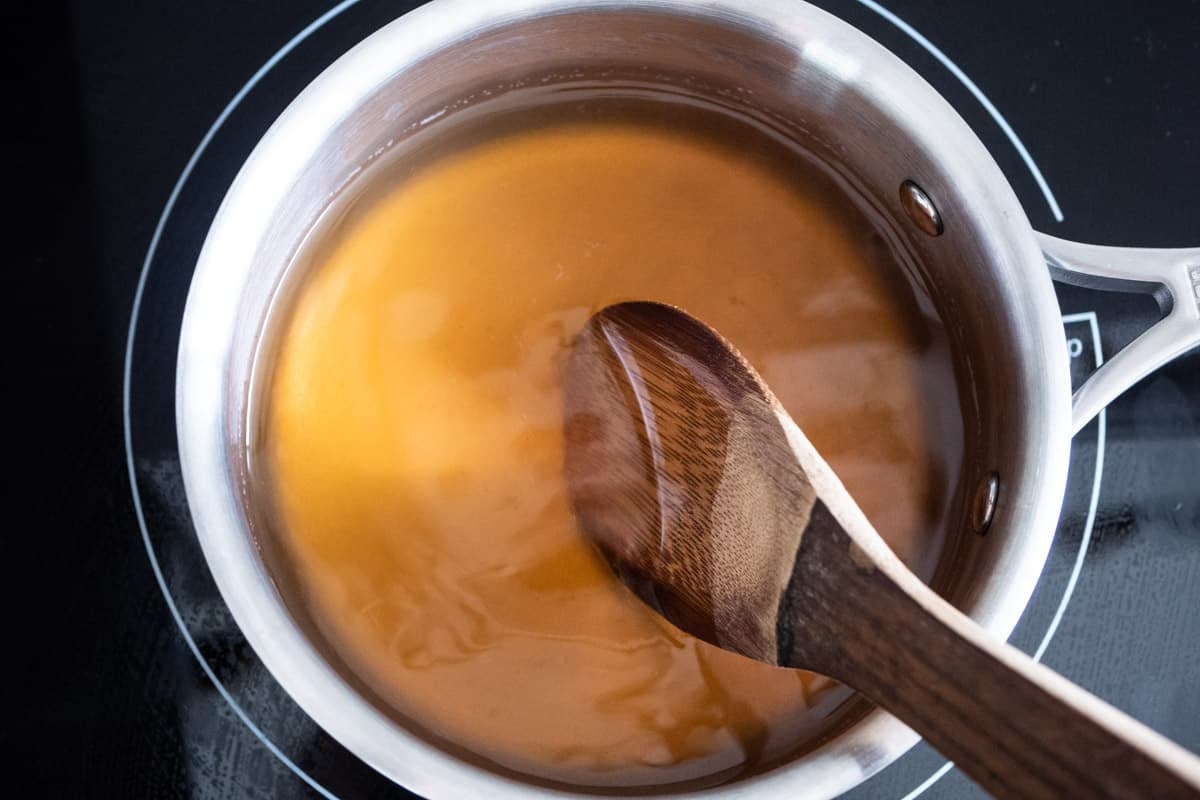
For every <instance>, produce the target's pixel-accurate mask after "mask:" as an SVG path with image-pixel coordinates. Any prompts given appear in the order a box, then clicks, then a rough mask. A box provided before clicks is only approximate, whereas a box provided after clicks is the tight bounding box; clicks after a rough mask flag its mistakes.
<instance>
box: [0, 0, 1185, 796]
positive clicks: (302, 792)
mask: <svg viewBox="0 0 1200 800" xmlns="http://www.w3.org/2000/svg"><path fill="white" fill-rule="evenodd" d="M818 5H820V6H822V7H824V8H826V9H827V10H828V11H830V12H831V13H833V14H835V15H837V16H839V17H842V18H843V19H845V20H847V21H849V22H850V23H852V24H854V25H856V26H857V27H859V28H860V29H862V30H864V31H866V32H867V33H868V34H870V35H871V36H873V37H874V38H876V39H877V40H879V41H881V42H882V43H884V44H885V45H886V46H888V47H889V48H891V49H892V50H893V51H894V52H896V53H897V54H898V55H900V56H901V57H902V58H903V59H905V60H906V61H907V62H908V63H910V64H911V65H912V66H913V67H914V68H915V69H917V70H918V71H919V72H920V73H921V74H922V75H923V76H924V77H925V78H926V79H927V80H929V81H930V82H931V83H932V84H934V86H935V87H937V88H938V89H939V90H940V91H941V92H943V94H945V95H946V96H947V98H948V99H949V100H950V101H951V102H952V103H953V104H954V105H955V106H956V107H957V108H958V110H959V111H960V113H962V115H963V116H964V117H965V118H966V119H967V121H968V122H969V123H970V124H971V125H972V126H973V127H974V129H975V130H976V131H977V132H978V134H979V135H980V137H981V138H982V139H983V141H984V143H985V144H986V145H987V146H988V147H989V149H990V150H991V152H992V153H993V155H994V156H995V158H996V160H997V161H998V162H999V164H1000V166H1001V167H1002V169H1003V170H1004V171H1005V173H1006V175H1007V176H1008V178H1009V180H1010V181H1011V182H1012V184H1013V186H1014V188H1015V189H1016V191H1017V193H1018V195H1019V196H1020V198H1021V199H1022V201H1023V203H1024V205H1025V208H1026V210H1027V213H1028V214H1029V216H1030V218H1031V219H1032V221H1033V222H1034V225H1035V226H1036V227H1037V228H1039V229H1040V230H1044V231H1046V232H1048V233H1052V234H1055V235H1059V236H1063V237H1067V238H1078V239H1082V240H1090V241H1096V242H1097V243H1106V244H1127V245H1148V246H1182V245H1185V244H1187V245H1193V246H1194V245H1196V244H1200V195H1198V194H1197V192H1196V180H1195V177H1196V176H1197V175H1200V91H1198V90H1197V79H1196V78H1195V77H1194V76H1196V75H1200V4H1198V3H1196V2H1182V1H1181V2H1166V1H1165V0H1164V1H1162V2H1145V1H1144V0H1143V1H1141V2H1135V0H1120V2H1114V3H1107V4H1104V5H1103V7H1102V8H1101V7H1098V6H1097V5H1096V4H1092V3H1084V2H1081V1H1080V0H1072V1H1071V2H1064V3H1058V4H1052V5H1051V4H1045V3H1039V2H1031V1H1030V0H1020V2H1012V3H1005V4H998V3H997V4H949V5H948V4H927V3H918V2H914V1H913V0H903V1H901V0H894V1H892V0H889V2H886V3H876V2H873V0H822V1H821V2H819V3H818ZM201 6H202V7H201ZM411 6H412V4H410V3H402V2H387V1H386V0H346V2H342V3H340V4H337V5H332V4H322V3H319V2H293V3H289V4H286V5H283V6H280V5H277V4H273V3H266V2H239V3H230V2H215V3H208V4H157V3H148V2H145V3H133V4H125V5H123V6H122V7H121V8H115V7H113V6H112V4H108V3H98V2H91V1H88V2H75V3H73V4H70V5H69V6H68V8H67V9H66V10H65V11H63V12H61V13H59V14H58V16H55V17H54V18H53V19H51V20H49V22H48V24H49V26H50V27H51V29H52V31H53V32H55V33H56V37H55V38H54V39H53V41H54V43H55V47H56V48H57V49H55V50H54V51H53V52H52V53H51V54H50V56H51V59H50V60H51V61H52V62H53V63H54V64H55V65H56V66H55V67H53V68H51V69H50V70H49V71H48V72H46V73H45V74H44V75H42V76H41V77H39V79H38V80H40V81H44V82H45V83H46V85H45V86H44V87H41V85H40V84H38V86H39V87H40V88H44V92H42V93H41V94H42V96H43V99H42V103H43V107H44V110H45V111H46V116H45V118H46V119H47V120H49V121H50V122H51V123H52V124H51V127H52V128H54V132H53V134H52V135H51V136H50V137H49V138H47V139H46V140H45V141H44V142H42V148H43V149H46V150H49V151H52V154H53V155H54V156H55V157H54V158H53V159H52V161H53V165H52V166H51V167H50V169H49V171H48V172H47V175H48V177H49V178H50V179H51V180H54V181H60V182H61V185H63V186H67V187H69V191H68V193H67V194H68V195H69V196H67V197H66V199H65V200H64V199H63V197H62V195H59V194H55V193H54V192H52V191H51V192H47V193H46V198H45V200H44V203H43V204H44V206H45V207H44V208H40V207H39V208H38V211H39V213H38V214H37V216H38V217H39V221H38V222H36V223H35V225H36V226H37V227H35V229H34V232H35V233H36V234H37V235H38V237H40V238H39V239H38V242H39V243H38V244H35V245H34V252H33V255H34V257H35V258H38V259H41V260H42V261H43V262H44V263H52V264H55V267H54V268H53V269H43V270H41V271H40V272H37V274H36V276H35V277H36V278H37V279H38V280H44V281H45V285H40V286H35V287H34V288H33V291H34V292H37V293H38V295H37V296H47V297H54V298H57V299H56V301H55V307H56V308H57V309H58V311H57V312H56V313H57V314H59V315H67V317H70V318H71V319H73V320H74V321H75V322H74V324H73V325H72V326H67V327H62V326H58V327H56V326H53V325H47V326H46V327H45V328H44V330H43V328H38V327H36V326H33V320H34V318H37V319H42V317H41V316H40V314H41V312H40V311H39V310H38V309H36V308H30V309H29V310H28V311H26V312H23V313H27V314H28V315H29V317H30V327H29V329H30V330H34V331H41V332H42V333H41V334H39V335H43V336H44V338H45V346H46V348H47V351H46V352H47V353H49V352H51V349H53V350H54V351H55V352H57V353H59V354H60V355H61V354H63V353H65V354H66V355H65V356H63V357H64V358H65V359H66V361H65V362H64V363H65V364H68V365H74V366H75V367H77V368H75V369H70V370H67V369H64V370H61V371H59V370H49V369H46V370H45V372H44V374H42V373H35V377H38V378H39V380H40V383H39V384H38V385H40V386H42V387H44V388H45V390H46V392H47V397H48V400H47V402H46V404H45V407H44V408H43V409H42V410H43V411H44V412H48V413H49V415H50V418H51V419H52V420H58V421H59V422H60V424H57V425H55V426H53V428H52V430H51V432H50V433H49V434H47V436H48V437H49V438H48V440H47V447H46V448H44V452H45V453H47V454H48V458H49V459H50V464H51V466H50V467H49V469H51V470H53V471H50V472H46V473H45V474H47V475H49V476H50V477H51V480H50V481H49V482H43V483H45V484H46V485H47V486H49V487H50V488H44V489H43V490H44V491H47V492H49V495H48V497H47V502H46V503H44V504H42V505H43V506H44V507H45V509H46V510H45V511H44V512H43V514H42V518H43V521H44V523H45V524H46V525H47V526H49V527H48V531H49V532H50V533H49V534H48V535H46V536H30V535H22V536H21V537H17V536H14V535H13V534H11V533H6V534H5V535H4V548H5V554H6V560H7V561H8V563H9V564H10V565H12V564H18V563H19V564H20V565H21V567H20V569H19V570H18V571H19V572H21V573H23V574H19V575H18V576H17V579H16V582H15V583H14V588H15V589H16V590H17V591H18V593H19V594H20V595H21V596H27V595H28V596H34V597H44V598H45V600H44V602H39V603H38V604H36V608H34V609H33V611H32V612H31V613H30V614H29V615H26V616H28V619H24V618H23V619H22V620H21V621H19V622H18V623H17V625H18V630H17V631H16V634H17V635H24V634H28V636H29V637H30V640H33V639H35V638H36V639H37V643H31V644H28V645H26V646H25V647H23V648H22V653H23V655H22V656H21V658H20V659H19V660H18V662H17V666H16V669H17V670H18V672H17V676H16V677H17V680H10V681H8V682H7V683H8V684H9V691H11V692H12V693H13V698H12V700H11V701H10V707H11V708H13V709H15V714H11V715H10V716H12V719H11V720H9V721H6V722H5V723H4V727H3V729H2V730H3V743H4V748H5V749H6V751H7V753H8V755H9V757H10V758H12V759H13V764H14V765H16V767H17V769H18V771H21V770H28V771H30V772H31V773H32V774H33V776H34V777H35V778H36V779H37V780H38V781H39V782H40V784H41V785H43V786H45V787H46V788H47V794H51V795H57V794H60V793H61V794H63V795H64V796H102V797H103V796H153V797H164V798H171V797H179V798H183V797H189V798H252V797H299V796H306V795H311V796H323V797H339V798H340V797H345V798H357V797H379V798H390V797H406V796H412V795H409V794H407V793H406V792H404V791H403V790H401V789H399V788H398V787H396V786H395V785H393V784H391V783H390V782H389V781H387V780H386V779H384V778H382V777H380V776H379V775H377V774H376V773H375V772H374V771H373V770H371V769H370V768H369V767H367V766H366V765H364V764H363V763H362V762H360V761H359V760H358V759H356V758H355V757H354V756H352V755H351V754H350V753H349V752H347V751H346V750H344V749H343V748H342V747H340V746H339V745H338V744H337V743H336V742H334V741H333V740H332V739H330V738H329V737H328V736H327V735H326V734H324V733H323V732H322V731H321V729H320V728H318V727H317V726H316V725H315V724H314V723H313V722H312V721H311V720H309V719H308V717H307V716H305V714H304V713H303V712H302V711H300V709H299V708H298V707H297V706H296V705H295V704H294V703H293V702H292V701H291V700H290V699H289V698H288V696H287V695H286V694H285V693H284V692H283V690H282V689H281V688H280V687H279V685H278V684H277V683H275V681H274V680H273V679H272V678H271V677H270V675H269V674H268V673H267V672H266V670H265V668H264V667H263V666H262V664H261V662H259V660H258V659H257V657H256V656H255V655H254V653H253V651H252V650H251V649H250V647H249V646H248V644H247V643H246V641H245V639H244V638H243V637H242V636H241V634H240V632H239V631H238V629H237V627H236V625H234V623H233V621H232V618H231V616H230V614H229V611H228V609H227V608H226V607H225V606H224V604H223V602H222V601H221V599H220V597H219V595H218V594H217V592H216V589H215V586H214V585H213V582H212V579H211V577H210V576H209V574H208V572H207V570H206V568H205V566H204V563H203V560H202V558H201V556H200V554H199V548H198V545H197V543H196V541H195V537H194V534H193V532H192V530H191V522H190V518H189V516H188V512H187V507H186V503H185V500H184V495H183V489H182V484H181V481H180V476H179V464H178V454H177V451H176V442H175V433H174V403H173V392H174V355H175V347H176V344H177V337H178V327H179V320H180V314H181V312H182V307H183V301H184V298H185V295H186V291H187V286H188V281H189V279H190V275H191V270H192V268H193V266H194V261H195V256H196V253H197V252H198V249H199V246H200V243H201V242H202V240H203V236H204V233H205V231H206V229H207V225H208V222H209V221H210V220H211V218H212V215H213V213H214V212H215V210H216V207H217V205H218V204H219V202H220V199H221V197H222V196H223V194H224V191H225V189H226V188H227V187H228V185H229V183H230V181H231V180H232V178H233V176H234V174H235V173H236V171H237V169H238V168H239V166H240V164H241V162H242V160H243V159H244V158H245V156H246V155H247V154H248V153H249V151H250V149H251V148H252V147H253V145H254V144H255V142H256V141H257V140H258V138H259V137H260V136H261V134H262V133H263V131H264V130H265V129H266V127H267V126H268V125H269V124H270V122H271V121H272V119H273V118H274V117H275V116H276V115H277V114H278V113H279V112H280V111H281V110H282V108H283V107H284V106H285V105H286V104H287V102H288V101H289V100H290V98H291V97H293V96H294V94H295V93H296V92H298V91H299V90H300V89H301V88H302V87H303V86H304V85H305V84H307V83H308V82H309V81H310V80H311V79H312V78H313V77H315V76H316V75H317V74H318V73H319V72H320V71H321V70H322V69H323V68H324V67H325V66H327V65H328V64H329V63H331V62H332V61H333V60H334V59H336V58H337V56H339V55H340V54H341V53H343V52H344V51H345V50H346V49H347V48H348V47H350V46H351V45H352V44H353V43H354V42H355V41H357V40H358V39H360V38H362V37H363V36H365V35H366V34H368V33H369V32H371V31H373V30H375V29H376V28H378V27H379V26H381V25H382V24H384V23H386V22H387V21H389V20H391V19H393V18H395V17H396V16H398V15H400V14H401V13H403V12H404V11H406V10H408V8H410V7H411ZM64 213H66V214H70V215H73V218H76V219H80V220H83V221H84V223H83V224H81V225H79V226H78V228H77V229H75V230H76V231H77V232H75V233H71V234H69V235H68V234H67V233H64V231H63V229H62V221H63V219H64ZM1057 288H1058V293H1059V301H1060V306H1061V309H1062V313H1063V336H1064V337H1065V338H1066V340H1067V342H1068V350H1069V352H1070V354H1071V359H1072V376H1073V379H1074V380H1075V382H1076V383H1078V382H1079V381H1080V380H1082V379H1083V378H1084V377H1085V376H1086V375H1087V374H1089V373H1090V372H1091V371H1092V370H1094V369H1095V368H1096V366H1097V365H1098V364H1099V363H1101V362H1102V361H1103V360H1104V359H1105V358H1109V357H1111V356H1112V355H1113V353H1115V352H1116V351H1117V350H1118V349H1119V348H1120V347H1121V346H1122V345H1123V344H1125V343H1127V342H1128V341H1130V340H1131V339H1132V338H1133V337H1135V336H1136V335H1137V334H1138V333H1140V332H1141V331H1142V330H1144V329H1145V328H1146V327H1148V326H1149V325H1150V324H1151V323H1152V322H1153V321H1154V320H1155V319H1156V318H1157V308H1156V307H1155V305H1154V303H1153V302H1152V301H1151V300H1150V299H1149V298H1148V297H1143V296H1133V295H1123V294H1121V295H1117V294H1108V293H1101V292H1094V291H1088V290H1084V289H1078V288H1073V287H1066V286H1059V287H1057ZM98 350H102V353H101V354H100V355H96V354H95V351H98ZM85 400H86V403H81V401H85ZM81 405H86V406H87V408H86V413H83V414H81V413H80V412H79V408H80V406H81ZM67 418H69V420H70V421H69V422H66V423H61V420H63V419H67ZM79 442H85V444H84V445H83V446H80V445H79ZM39 452H43V451H39ZM1197 607H1200V353H1196V352H1193V353H1191V354H1189V355H1187V356H1185V357H1184V358H1182V359H1180V360H1178V361H1177V362H1175V363H1174V364H1172V365H1170V366H1168V367H1167V368H1165V369H1163V370H1160V371H1159V372H1157V373H1155V374H1154V375H1152V376H1150V377H1149V378H1147V379H1146V380H1144V381H1143V382H1142V383H1141V384H1140V385H1139V386H1137V387H1136V388H1134V389H1133V390H1132V391H1131V392H1129V393H1128V394H1127V395H1126V396H1125V397H1123V398H1121V399H1120V400H1118V401H1117V402H1116V403H1114V404H1113V405H1112V406H1110V407H1109V408H1108V409H1107V410H1106V411H1105V412H1104V413H1102V414H1101V415H1100V417H1099V418H1098V419H1096V420H1095V421H1093V422H1092V423H1091V424H1090V425H1089V426H1088V427H1087V428H1086V429H1085V430H1084V431H1083V432H1082V433H1081V434H1079V435H1078V436H1077V437H1076V438H1075V440H1074V443H1073V451H1072V459H1071V468H1070V477H1069V484H1068V487H1067V497H1066V502H1065V505H1064V510H1063V515H1062V518H1061V520H1060V523H1059V527H1058V532H1057V537H1056V540H1055V544H1054V547H1053V550H1052V552H1051V554H1050V558H1049V561H1048V562H1047V565H1046V569H1045V572H1044V575H1043V577H1042V579H1041V582H1040V583H1039V585H1038V588H1037V591H1036V593H1035V595H1034V597H1033V600H1032V602H1031V604H1030V606H1029V608H1028V609H1027V611H1026V613H1025V615H1024V617H1023V618H1022V620H1021V623H1020V625H1019V627H1018V628H1017V630H1016V632H1015V634H1014V636H1013V637H1012V642H1013V643H1014V644H1015V645H1017V646H1018V647H1020V648H1022V649H1023V650H1025V651H1027V652H1029V653H1032V654H1033V655H1034V656H1035V657H1036V658H1039V659H1041V660H1042V661H1044V662H1045V663H1047V664H1049V665H1050V666H1051V667H1053V668H1054V669H1055V670H1058V671H1060V672H1062V673H1064V674H1065V675H1067V676H1068V677H1069V678H1071V679H1072V680H1074V681H1076V682H1078V683H1080V684H1081V685H1083V686H1085V687H1086V688H1088V689H1090V690H1091V691H1093V692H1095V693H1097V694H1099V695H1100V696H1101V697H1104V698H1105V699H1107V700H1109V701H1110V702H1112V703H1113V704H1115V705H1116V706H1118V707H1120V708H1122V709H1124V710H1126V711H1128V712H1129V713H1131V714H1132V715H1134V716H1135V717H1137V718H1139V719H1141V720H1142V721H1144V722H1146V723H1147V724H1149V725H1150V726H1151V727H1154V728H1156V729H1158V730H1160V731H1162V732H1163V733H1165V734H1166V735H1167V736H1169V737H1171V738H1173V739H1175V740H1176V741H1178V742H1180V743H1181V744H1183V745H1184V746H1185V747H1188V748H1190V749H1192V750H1200V659H1198V658H1197V653H1198V652H1200V614H1197V613H1196V609H1197ZM43 615H44V619H43ZM21 626H28V630H27V631H26V630H25V629H24V628H23V627H21ZM43 642H44V643H43ZM13 687H18V688H16V690H15V691H14V688H13ZM848 796H849V797H853V798H906V799H907V798H915V797H918V796H923V797H927V798H962V797H975V796H982V792H981V791H980V790H979V789H977V788H976V787H975V786H974V785H973V784H971V783H970V782H969V781H968V780H967V779H966V778H965V777H963V776H962V775H961V774H960V773H959V772H958V771H957V770H955V769H954V768H953V767H951V766H950V765H948V764H947V763H946V761H945V759H944V758H942V757H941V756H939V755H938V754H937V752H936V751H934V750H932V749H931V748H929V747H928V746H925V745H923V744H922V745H919V746H918V747H916V748H915V749H914V750H912V751H911V752H910V753H909V754H907V755H906V756H905V757H903V758H902V759H900V760H899V761H898V762H897V763H895V764H894V765H892V766H891V767H889V768H888V769H886V770H884V771H883V772H882V773H880V774H879V775H877V776H876V777H875V778H873V779H871V780H870V781H868V782H866V783H865V784H863V785H862V786H860V787H859V788H858V789H856V790H854V791H853V792H851V793H850V794H849V795H848Z"/></svg>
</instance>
